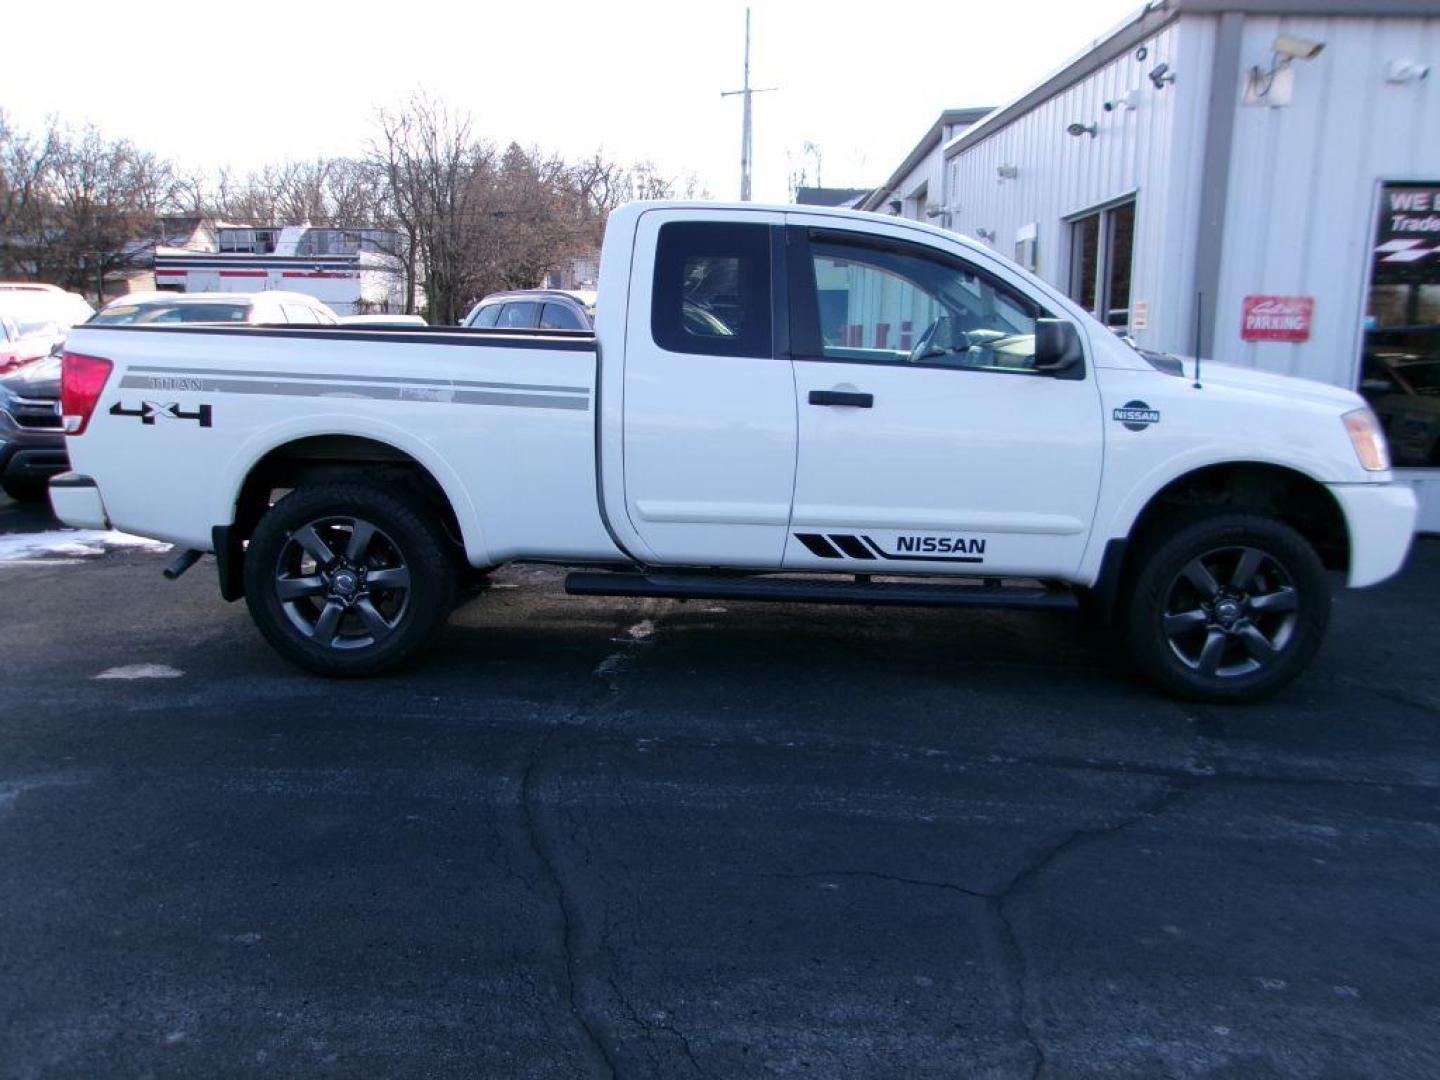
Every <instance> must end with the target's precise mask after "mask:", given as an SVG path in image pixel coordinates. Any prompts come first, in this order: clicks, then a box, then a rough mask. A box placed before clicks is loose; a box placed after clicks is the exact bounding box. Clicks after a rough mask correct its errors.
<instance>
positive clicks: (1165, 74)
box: [1146, 61, 1175, 90]
mask: <svg viewBox="0 0 1440 1080" xmlns="http://www.w3.org/2000/svg"><path fill="white" fill-rule="evenodd" d="M1146 77H1147V78H1148V79H1149V80H1150V84H1151V85H1152V86H1154V87H1155V89H1156V90H1163V89H1165V84H1166V83H1172V82H1174V81H1175V74H1174V73H1173V72H1172V71H1171V70H1170V65H1169V64H1167V63H1164V62H1163V61H1162V62H1161V63H1158V64H1156V65H1155V66H1154V67H1153V68H1151V69H1150V74H1149V75H1148V76H1146Z"/></svg>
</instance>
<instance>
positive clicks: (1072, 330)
mask: <svg viewBox="0 0 1440 1080" xmlns="http://www.w3.org/2000/svg"><path fill="white" fill-rule="evenodd" d="M1084 359H1085V349H1084V348H1083V347H1082V346H1081V344H1080V331H1079V330H1078V329H1077V328H1076V326H1075V324H1074V323H1072V322H1068V321H1066V320H1065V319H1036V320H1035V370H1036V371H1039V372H1042V373H1043V374H1046V375H1061V376H1063V375H1066V374H1068V373H1069V372H1072V371H1074V370H1075V369H1077V368H1079V367H1080V365H1081V363H1082V362H1083V361H1084Z"/></svg>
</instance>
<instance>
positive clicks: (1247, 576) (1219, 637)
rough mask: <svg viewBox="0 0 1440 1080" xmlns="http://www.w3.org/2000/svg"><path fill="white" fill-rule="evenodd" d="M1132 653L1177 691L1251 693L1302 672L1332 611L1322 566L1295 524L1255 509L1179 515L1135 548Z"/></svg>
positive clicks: (1129, 614)
mask: <svg viewBox="0 0 1440 1080" xmlns="http://www.w3.org/2000/svg"><path fill="white" fill-rule="evenodd" d="M1137 559H1138V567H1139V569H1138V571H1137V572H1136V573H1135V575H1134V576H1133V583H1132V587H1131V590H1130V593H1129V596H1128V598H1127V602H1126V618H1127V634H1128V638H1129V644H1130V651H1131V655H1132V656H1133V657H1134V659H1135V661H1136V663H1137V664H1138V666H1139V668H1140V671H1141V673H1142V674H1143V675H1145V676H1146V677H1147V678H1149V679H1150V680H1151V681H1153V682H1155V683H1157V684H1158V685H1159V686H1160V687H1162V688H1163V689H1164V690H1166V691H1168V692H1169V693H1171V694H1174V695H1176V696H1177V697H1185V698H1191V699H1194V700H1200V701H1214V702H1232V701H1253V700H1255V699H1257V698H1260V697H1264V696H1265V695H1267V694H1270V693H1272V692H1274V691H1275V690H1278V689H1279V688H1280V687H1282V686H1284V685H1285V684H1286V683H1288V682H1289V681H1290V680H1291V679H1293V678H1295V676H1296V675H1298V674H1300V672H1301V671H1302V670H1304V668H1305V665H1306V664H1308V663H1309V662H1310V659H1311V657H1313V656H1314V655H1315V651H1316V649H1318V648H1319V647H1320V641H1321V639H1322V638H1323V637H1324V634H1325V627H1326V624H1327V623H1328V621H1329V616H1330V590H1329V585H1328V583H1327V581H1326V580H1325V569H1324V567H1323V565H1322V564H1321V562H1320V558H1319V556H1317V555H1316V554H1315V551H1314V549H1313V548H1312V547H1311V546H1310V545H1309V544H1308V543H1307V542H1306V541H1305V539H1304V537H1302V536H1301V535H1300V534H1299V533H1297V532H1296V531H1295V530H1294V529H1292V528H1290V527H1289V526H1288V525H1285V524H1284V523H1283V522H1279V521H1276V520H1274V519H1272V518H1267V517H1263V516H1260V515H1251V514H1226V515H1216V516H1204V517H1198V518H1190V519H1188V520H1181V521H1177V522H1176V523H1175V524H1174V525H1172V526H1171V527H1170V528H1169V529H1168V530H1166V531H1164V532H1162V533H1161V534H1160V535H1159V536H1158V537H1157V538H1156V539H1155V540H1154V541H1152V542H1151V543H1150V544H1148V545H1147V546H1146V547H1145V548H1143V549H1142V550H1141V551H1140V552H1138V553H1137Z"/></svg>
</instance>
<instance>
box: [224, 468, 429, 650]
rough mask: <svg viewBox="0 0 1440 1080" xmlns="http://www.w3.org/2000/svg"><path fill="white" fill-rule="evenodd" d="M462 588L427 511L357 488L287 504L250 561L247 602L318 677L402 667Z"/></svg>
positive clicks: (299, 494) (307, 495)
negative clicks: (458, 587)
mask: <svg viewBox="0 0 1440 1080" xmlns="http://www.w3.org/2000/svg"><path fill="white" fill-rule="evenodd" d="M457 579H458V574H457V572H456V560H455V558H454V557H453V555H452V553H451V549H450V545H449V542H448V541H447V539H446V537H445V534H444V531H443V529H442V528H441V527H440V525H439V523H438V522H437V521H436V520H435V519H434V517H433V515H432V514H430V513H429V512H428V511H427V510H426V508H425V507H424V506H423V505H421V504H420V503H418V502H414V501H412V500H410V499H408V498H406V497H405V496H403V495H401V494H398V493H395V492H391V491H386V490H373V489H370V488H366V487H361V486H359V485H352V484H326V485H320V486H316V487H312V488H301V489H298V490H296V491H293V492H291V493H290V494H289V495H286V496H285V497H284V498H283V499H281V500H280V502H278V503H276V504H275V506H273V507H272V508H271V509H270V510H269V511H268V512H267V513H266V514H265V516H264V517H263V518H261V519H260V523H259V525H257V526H256V528H255V533H254V535H253V536H252V537H251V540H250V546H249V547H248V548H247V549H246V552H245V599H246V601H247V603H248V605H249V608H250V614H251V617H252V618H254V620H255V623H256V625H257V626H258V627H259V628H260V632H261V633H262V634H264V635H265V638H266V640H267V641H269V642H270V644H271V645H272V646H274V648H275V649H276V651H278V652H279V653H280V654H281V655H282V656H284V657H285V658H286V659H288V660H290V661H292V662H293V663H296V664H298V665H300V666H301V667H303V668H307V669H309V670H310V671H315V672H318V673H320V674H322V675H333V676H341V677H346V676H364V675H373V674H377V673H379V672H382V671H387V670H390V669H392V668H395V667H398V666H399V665H400V664H402V663H404V662H405V661H406V660H408V659H409V658H410V657H411V656H413V655H414V654H415V653H416V652H417V651H419V650H420V649H421V648H423V647H424V645H425V644H426V643H427V642H428V641H429V640H430V638H431V637H432V636H433V635H434V633H435V632H436V631H437V630H438V629H439V628H440V626H441V625H443V623H444V622H445V619H446V617H447V616H448V615H449V614H450V611H451V609H452V607H453V606H454V600H455V595H456V585H457Z"/></svg>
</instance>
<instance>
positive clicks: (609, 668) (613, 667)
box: [595, 652, 630, 679]
mask: <svg viewBox="0 0 1440 1080" xmlns="http://www.w3.org/2000/svg"><path fill="white" fill-rule="evenodd" d="M629 666H630V658H629V657H628V656H626V655H625V654H624V653H618V652H617V653H611V654H610V655H609V656H607V657H606V658H605V659H604V660H601V661H600V663H599V664H598V665H596V667H595V677H596V678H599V679H608V678H609V677H610V676H611V675H619V674H620V673H621V672H622V671H624V670H625V669H626V668H627V667H629Z"/></svg>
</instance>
